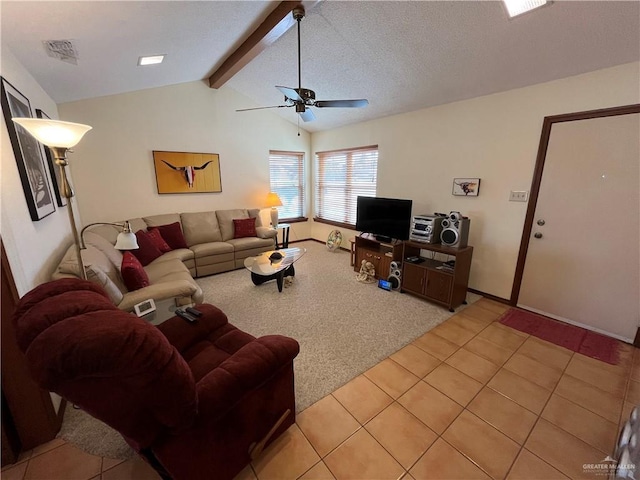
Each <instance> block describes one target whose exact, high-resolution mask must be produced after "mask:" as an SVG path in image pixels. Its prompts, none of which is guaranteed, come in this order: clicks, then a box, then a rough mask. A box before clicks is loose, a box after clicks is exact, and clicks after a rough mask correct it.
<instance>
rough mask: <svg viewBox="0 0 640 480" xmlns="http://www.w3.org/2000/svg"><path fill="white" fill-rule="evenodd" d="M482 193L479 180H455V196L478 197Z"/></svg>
mask: <svg viewBox="0 0 640 480" xmlns="http://www.w3.org/2000/svg"><path fill="white" fill-rule="evenodd" d="M479 191H480V179H479V178H454V179H453V192H451V193H452V194H453V195H460V196H465V197H477V196H478V192H479Z"/></svg>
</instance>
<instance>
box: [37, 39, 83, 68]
mask: <svg viewBox="0 0 640 480" xmlns="http://www.w3.org/2000/svg"><path fill="white" fill-rule="evenodd" d="M42 44H43V45H44V49H45V50H46V51H47V55H49V56H50V57H53V58H57V59H59V60H62V61H63V62H67V63H72V64H74V65H77V64H78V51H77V50H76V47H75V46H74V45H73V40H44V41H43V42H42Z"/></svg>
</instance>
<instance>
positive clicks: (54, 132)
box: [11, 118, 92, 148]
mask: <svg viewBox="0 0 640 480" xmlns="http://www.w3.org/2000/svg"><path fill="white" fill-rule="evenodd" d="M11 120H13V121H14V122H15V123H17V124H18V125H20V126H21V127H23V128H24V129H25V130H26V131H27V132H29V133H30V134H31V135H33V136H34V137H35V138H36V140H38V141H39V142H40V143H42V144H44V145H46V146H47V147H61V148H71V147H73V146H75V145H77V144H78V142H79V141H80V140H81V139H82V137H83V136H84V134H85V133H87V132H88V131H89V130H91V128H92V127H90V126H89V125H83V124H81V123H71V122H63V121H60V120H49V119H47V118H12V119H11Z"/></svg>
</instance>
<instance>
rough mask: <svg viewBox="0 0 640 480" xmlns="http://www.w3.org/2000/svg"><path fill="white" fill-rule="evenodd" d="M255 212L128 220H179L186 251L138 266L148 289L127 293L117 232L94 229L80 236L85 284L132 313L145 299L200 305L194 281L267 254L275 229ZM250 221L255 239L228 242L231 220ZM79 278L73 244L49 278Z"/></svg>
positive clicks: (137, 224)
mask: <svg viewBox="0 0 640 480" xmlns="http://www.w3.org/2000/svg"><path fill="white" fill-rule="evenodd" d="M259 212H260V211H259V210H258V209H249V210H247V209H234V210H217V211H209V212H190V213H181V214H178V213H171V214H165V215H153V216H149V217H142V218H132V219H130V220H129V223H130V224H131V230H132V231H133V232H137V231H138V230H147V229H148V228H151V227H157V226H161V225H168V224H172V223H175V222H179V223H180V226H181V228H182V232H183V235H184V238H185V241H186V244H187V247H188V248H180V249H176V250H172V251H170V252H167V253H164V254H163V255H162V256H160V257H159V258H156V259H155V260H153V261H152V262H151V263H149V264H148V265H146V266H145V267H144V270H145V271H146V273H147V275H148V276H149V281H150V285H149V286H148V287H144V288H141V289H139V290H134V291H128V290H127V288H126V287H125V285H124V282H123V281H122V277H121V275H120V265H121V264H122V253H121V252H119V251H118V250H116V249H115V248H114V245H115V243H116V238H117V236H118V233H120V230H119V229H118V228H117V227H115V226H112V225H98V226H95V227H92V228H91V229H88V230H87V231H86V232H85V234H84V235H83V238H84V242H85V245H86V249H85V250H83V251H82V257H83V262H84V264H85V270H86V272H87V277H88V278H89V280H91V281H93V282H96V283H98V284H100V285H101V286H102V287H103V288H104V289H105V290H106V291H107V293H108V294H109V297H110V298H111V300H112V301H113V302H114V304H115V305H117V306H118V308H120V309H122V310H128V311H129V310H132V309H133V306H134V305H135V304H137V303H140V302H142V301H144V300H146V299H149V298H153V299H154V300H163V299H167V298H173V297H176V298H179V299H181V300H183V301H184V303H187V302H189V301H193V302H195V303H201V302H202V301H203V294H202V289H201V288H200V286H199V285H198V284H197V282H196V281H195V280H194V277H202V276H205V275H211V274H214V273H221V272H226V271H229V270H234V269H237V268H242V267H243V266H244V260H245V258H247V257H252V256H255V255H258V254H260V253H262V252H266V251H268V250H272V249H273V248H274V246H275V238H276V235H277V231H276V230H274V229H272V228H269V227H264V226H262V222H261V220H260V215H259ZM241 218H255V219H256V234H257V236H256V237H245V238H233V237H234V227H233V220H234V219H241ZM73 276H79V270H78V265H77V260H76V256H75V250H74V247H73V245H72V246H71V247H70V248H69V250H68V251H67V253H66V254H65V255H64V257H63V259H62V261H61V262H60V264H59V265H58V268H57V269H56V271H55V272H54V274H53V279H57V278H64V277H73Z"/></svg>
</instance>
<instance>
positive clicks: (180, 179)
mask: <svg viewBox="0 0 640 480" xmlns="http://www.w3.org/2000/svg"><path fill="white" fill-rule="evenodd" d="M153 164H154V167H155V169H156V183H157V185H158V193H219V192H222V182H221V180H220V155H218V154H217V153H188V152H163V151H158V150H154V151H153Z"/></svg>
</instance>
